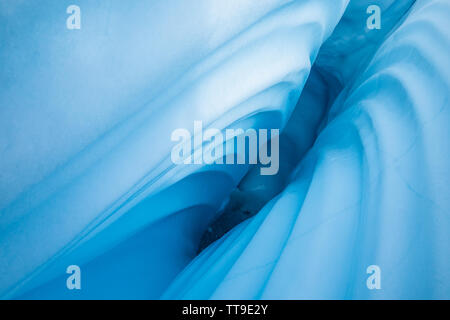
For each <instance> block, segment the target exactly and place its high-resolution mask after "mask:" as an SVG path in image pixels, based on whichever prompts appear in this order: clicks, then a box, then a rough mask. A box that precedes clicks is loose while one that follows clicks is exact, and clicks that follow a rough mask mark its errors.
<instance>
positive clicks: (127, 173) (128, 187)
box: [0, 0, 450, 299]
mask: <svg viewBox="0 0 450 320" xmlns="http://www.w3.org/2000/svg"><path fill="white" fill-rule="evenodd" d="M372 2H376V3H377V4H379V5H380V7H381V8H382V9H383V12H384V13H383V28H382V29H381V30H380V31H373V30H372V31H370V30H367V29H365V28H364V24H365V19H366V18H367V15H366V12H365V10H366V8H367V5H368V4H369V1H345V0H296V1H286V0H264V1H254V0H246V1H242V0H240V1H226V2H223V1H207V0H201V1H196V2H195V4H192V3H191V2H188V1H181V0H178V1H177V0H171V1H164V2H156V1H144V2H142V1H131V2H127V3H124V2H123V1H109V2H98V3H97V2H95V3H94V2H92V1H79V5H80V7H81V8H83V9H82V10H83V27H82V29H81V30H79V31H80V32H78V31H77V32H68V31H67V30H66V29H64V28H63V27H61V25H63V26H64V23H65V18H66V16H64V15H61V12H65V8H66V7H67V5H68V3H65V2H64V1H61V2H57V3H56V2H54V1H41V2H40V4H39V5H38V4H36V3H33V2H29V3H27V2H15V1H9V0H8V1H6V2H3V4H0V16H1V17H2V19H1V21H2V24H4V25H6V27H5V28H0V41H1V42H2V47H1V49H0V64H1V66H2V68H1V71H0V83H1V86H0V150H2V157H0V262H1V263H0V296H1V297H3V298H31V299H33V298H44V299H45V298H62V299H77V298H88V299H89V298H138V299H145V298H159V297H162V298H195V299H197V298H226V299H253V298H270V299H299V298H338V299H351V298H361V299H378V298H449V297H450V256H449V253H450V250H449V249H450V248H449V246H450V236H449V231H450V218H449V211H450V198H449V194H450V193H449V187H448V185H449V177H450V163H449V161H448V158H449V153H450V149H449V148H450V146H449V140H448V139H449V137H450V127H449V120H450V115H449V110H448V106H449V85H450V67H449V66H448V57H449V52H450V35H449V31H448V30H450V28H449V22H448V21H449V20H448V17H449V16H450V5H449V4H448V2H447V1H445V0H417V1H415V2H414V1H392V0H379V1H372ZM372 2H370V3H372ZM18 16H20V17H21V19H17V17H18ZM195 120H202V121H203V122H204V123H205V124H206V125H207V126H208V127H211V128H219V129H224V128H230V127H236V128H244V129H245V128H280V129H284V130H283V132H282V135H281V137H280V139H281V141H282V144H281V147H282V149H281V150H280V152H281V154H280V157H281V161H282V163H281V164H280V166H281V167H280V174H279V175H277V176H273V177H261V176H258V175H256V174H255V171H256V170H257V168H255V167H251V166H246V165H244V166H242V165H191V166H185V165H174V164H173V163H172V162H171V160H170V151H171V148H172V144H171V142H170V135H171V132H173V131H174V130H175V129H177V128H187V129H191V128H192V124H193V122H194V121H195ZM283 148H284V149H283ZM261 185H263V186H264V188H263V189H264V190H265V193H264V194H263V195H262V196H261V194H258V193H255V190H256V189H258V188H259V186H261ZM236 188H238V189H239V190H241V191H242V192H243V194H244V197H245V201H246V204H247V205H248V206H249V207H251V208H252V209H253V210H255V212H254V214H255V215H254V216H253V217H251V218H249V219H247V220H245V221H243V222H242V223H240V224H238V225H237V226H236V227H235V228H233V229H232V230H231V231H230V232H227V233H226V234H225V235H223V236H221V237H220V238H219V239H218V240H217V241H215V242H214V243H212V244H211V245H209V246H208V247H207V248H206V249H205V250H203V251H202V253H201V254H200V255H198V256H197V257H196V252H197V248H198V243H199V241H200V239H201V237H202V235H204V233H205V230H207V228H208V227H209V226H210V225H211V222H213V221H214V220H215V219H217V218H218V215H220V214H221V208H223V207H224V205H226V204H227V202H229V200H228V198H229V196H230V194H232V193H233V192H234V191H235V190H236ZM277 194H278V195H277ZM255 197H257V200H258V201H256V198H255ZM272 198H273V199H272ZM70 264H77V265H80V266H81V269H82V275H83V289H82V290H80V291H69V290H67V288H66V287H65V279H66V277H67V275H66V274H65V268H66V267H67V266H68V265H70ZM374 264H375V265H378V266H380V268H381V270H382V272H383V273H382V274H383V278H382V289H381V290H368V289H367V287H366V278H367V274H366V268H367V266H369V265H374ZM112 279H114V280H112Z"/></svg>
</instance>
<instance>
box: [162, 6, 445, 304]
mask: <svg viewBox="0 0 450 320" xmlns="http://www.w3.org/2000/svg"><path fill="white" fill-rule="evenodd" d="M449 14H450V5H449V3H448V2H446V1H418V2H417V3H416V4H415V6H414V7H413V9H412V11H411V12H410V13H409V14H408V17H407V19H406V20H405V21H404V23H402V24H401V26H399V27H398V29H396V30H395V32H393V33H392V34H391V35H390V36H389V37H388V38H387V39H386V41H384V42H383V44H382V45H381V47H380V48H379V49H378V51H377V52H376V54H375V56H374V58H373V59H372V61H371V62H370V64H369V66H368V67H367V69H366V70H365V71H364V72H363V73H362V74H361V75H359V76H358V77H357V80H356V81H355V84H354V85H353V86H352V87H351V88H349V90H345V91H343V93H342V95H345V96H342V97H339V98H338V99H337V100H336V102H335V103H334V104H333V106H332V107H331V110H330V111H329V117H328V121H327V123H326V124H325V126H324V129H323V130H322V131H321V132H320V134H319V136H318V138H317V139H316V141H315V144H314V146H313V147H312V149H311V150H310V151H309V152H308V154H307V156H306V157H305V158H304V159H303V160H302V161H301V163H300V164H299V166H298V168H297V172H296V174H295V175H294V176H293V178H292V181H291V183H290V184H289V186H288V187H287V188H286V190H284V191H283V192H282V194H281V195H280V196H278V197H277V198H276V199H274V200H272V201H271V202H270V203H269V204H267V205H266V206H265V207H264V209H263V210H261V212H260V213H259V214H258V215H256V216H255V217H254V218H252V219H251V220H248V221H246V222H244V223H242V224H241V225H239V226H238V227H236V228H235V229H233V231H232V232H230V233H229V234H227V235H226V236H225V237H223V238H221V239H220V240H218V241H217V242H216V243H214V244H213V245H212V246H210V247H209V248H208V249H206V250H205V252H203V253H202V254H201V255H200V256H199V257H197V258H196V259H195V260H194V261H193V263H191V264H190V265H189V267H188V268H186V269H185V270H184V271H183V272H182V273H181V274H180V275H179V277H178V278H177V280H176V281H175V282H174V283H173V284H172V286H171V287H170V288H169V290H168V291H167V292H166V294H165V295H164V297H165V298H217V299H221V298H227V299H228V298H232V299H253V298H263V299H299V298H300V299H301V298H327V299H333V298H338V299H344V298H357V299H372V298H375V299H376V298H402V299H405V298H409V299H411V298H414V299H415V298H445V297H447V298H448V297H449V296H450V286H449V279H450V278H449V277H450V268H449V266H450V256H449V252H450V233H449V228H450V219H449V215H448V213H449V205H450V202H449V200H450V198H449V194H450V193H449V185H448V177H449V173H450V171H449V162H448V158H449V152H450V148H449V147H450V145H449V143H448V136H449V133H450V131H449V127H448V121H449V116H450V113H449V112H450V110H449V85H450V82H449V81H450V68H449V67H448V54H449V52H450V51H449V50H450V38H449V33H448V30H449V29H448V23H449V22H448V16H449ZM261 248H264V249H263V250H261ZM370 265H378V266H379V267H380V268H381V270H382V272H383V274H384V275H385V276H384V280H382V281H383V282H382V290H368V289H367V287H366V278H367V274H366V268H367V267H368V266H370Z"/></svg>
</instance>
